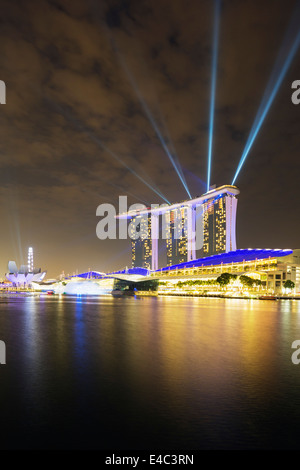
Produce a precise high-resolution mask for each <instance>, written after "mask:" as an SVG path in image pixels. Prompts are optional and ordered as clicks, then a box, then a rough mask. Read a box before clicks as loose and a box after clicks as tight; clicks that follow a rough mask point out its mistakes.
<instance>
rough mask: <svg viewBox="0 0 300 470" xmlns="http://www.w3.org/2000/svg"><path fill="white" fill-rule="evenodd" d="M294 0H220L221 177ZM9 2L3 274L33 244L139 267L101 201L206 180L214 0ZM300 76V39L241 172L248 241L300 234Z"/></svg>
mask: <svg viewBox="0 0 300 470" xmlns="http://www.w3.org/2000/svg"><path fill="white" fill-rule="evenodd" d="M296 3H297V2H295V1H287V2H285V3H284V9H283V8H282V2H274V1H273V2H271V1H266V2H264V4H263V5H262V4H261V2H258V1H254V2H250V1H247V2H243V4H241V2H238V1H233V2H228V1H226V0H225V1H223V2H222V8H221V21H220V31H219V42H220V47H219V53H218V66H217V80H216V101H215V128H214V138H213V152H212V175H211V184H216V185H217V186H219V185H222V184H230V182H231V181H232V178H233V177H234V174H235V171H236V169H237V166H238V163H239V160H240V157H241V155H242V152H243V149H244V146H245V144H246V141H247V138H248V134H249V131H250V128H251V126H252V123H253V120H254V118H255V114H256V111H257V108H258V106H259V104H260V100H261V98H262V95H263V93H264V90H265V87H266V84H267V82H268V79H269V76H270V74H271V71H272V68H273V64H274V63H275V60H276V57H277V53H278V51H279V48H280V45H281V43H282V40H283V37H284V34H285V31H286V29H287V26H288V23H289V20H290V18H291V17H292V15H293V13H294V7H295V5H296ZM3 4H4V5H5V8H3V22H4V23H5V28H3V30H2V32H1V44H2V49H3V64H2V71H1V73H2V75H1V77H0V79H1V80H3V81H4V82H5V84H6V93H7V97H6V104H5V105H1V108H0V123H1V126H0V129H1V154H2V159H1V176H2V185H1V201H2V204H1V209H0V211H1V212H0V213H1V218H2V227H3V228H4V229H3V230H2V233H1V238H0V240H1V245H0V246H1V247H0V268H1V270H2V273H3V274H2V276H4V273H5V271H6V266H7V262H8V260H10V259H15V260H16V262H17V264H18V265H21V264H25V263H26V253H27V249H28V247H31V246H32V247H33V249H34V252H35V259H37V264H38V265H39V266H43V267H44V268H45V269H47V273H48V275H49V277H56V276H58V275H59V274H60V273H61V271H62V270H64V271H65V272H66V273H73V272H74V271H76V270H77V269H78V271H79V272H84V271H86V270H87V269H89V268H90V269H92V270H98V271H106V272H108V271H112V270H114V269H120V268H122V267H124V266H126V265H128V266H130V265H131V250H130V246H129V243H128V240H105V241H101V240H99V239H98V238H97V236H96V225H97V221H98V218H97V217H96V208H97V206H98V205H99V204H101V203H105V202H110V203H114V204H117V198H118V196H119V195H128V198H129V201H130V204H133V203H135V202H146V203H149V204H151V203H163V202H164V201H163V199H162V198H161V197H160V196H159V193H160V192H161V193H162V194H163V195H164V196H165V197H166V198H167V199H168V200H169V201H170V202H178V201H181V200H184V199H186V198H187V192H186V189H185V186H184V184H183V183H182V182H186V184H187V187H188V188H189V191H190V193H191V195H192V196H193V197H196V196H197V195H199V194H202V193H204V192H205V191H206V183H207V181H206V178H207V176H206V172H207V146H208V123H209V105H210V86H211V61H212V44H213V41H212V27H213V5H212V2H209V1H202V2H196V1H190V2H188V8H186V6H185V4H184V3H183V2H166V3H165V4H159V5H156V6H153V4H152V5H151V3H149V2H130V4H129V3H126V2H122V1H116V2H113V3H112V2H109V3H108V2H101V4H98V3H93V2H92V3H87V4H83V3H82V2H79V1H77V2H68V1H57V2H47V1H42V2H37V1H29V2H27V4H26V6H22V7H20V6H18V5H15V4H14V5H12V4H10V2H6V1H4V2H3ZM299 77H300V68H299V51H298V52H297V54H296V55H295V59H294V60H293V62H292V63H291V65H290V68H289V70H288V71H287V74H286V76H285V78H284V80H283V82H282V85H281V87H280V88H279V90H278V93H277V95H276V97H275V99H274V103H273V104H272V107H271V109H270V111H269V114H268V116H267V117H266V119H265V122H264V124H263V126H262V129H261V130H260V132H259V134H258V135H257V137H256V140H255V142H254V144H253V147H252V149H251V151H250V152H249V155H248V158H247V160H246V162H245V164H244V167H243V169H242V170H241V172H240V174H239V176H238V179H237V181H236V183H235V184H236V185H237V187H238V188H239V189H240V196H239V204H238V209H237V247H238V248H248V247H253V248H256V247H257V248H283V249H285V248H298V247H299V242H298V239H299V236H298V234H299V230H300V221H299V218H298V217H296V216H295V215H296V213H297V195H298V194H297V182H298V170H299V163H298V153H299V148H300V145H299V132H298V121H299V112H300V107H297V106H296V105H294V104H293V103H292V101H291V94H292V89H291V85H292V82H293V81H294V80H295V79H298V78H299ZM147 110H148V111H149V112H147ZM150 116H152V118H153V119H154V122H152V123H151V122H150V118H149V117H150ZM155 126H157V127H158V129H159V133H158V132H157V128H156V127H155ZM158 135H161V136H163V138H164V139H165V140H164V142H167V144H168V148H170V149H172V155H173V157H174V159H175V164H174V165H173V164H172V162H171V161H170V159H169V157H168V155H167V154H166V151H165V148H164V147H163V145H162V143H161V141H160V139H159V138H158ZM173 147H174V149H175V151H174V149H173ZM175 157H177V159H176V158H175ZM178 162H180V166H179V165H178ZM176 167H177V168H180V167H181V168H182V173H180V172H179V174H178V173H177V172H176V171H175V168H176ZM136 174H138V175H139V176H140V178H137V177H136ZM143 180H144V181H146V182H147V183H148V184H149V186H147V185H146V184H145V183H144V182H143ZM151 187H152V188H155V189H156V190H157V192H154V191H153V190H151ZM293 204H294V205H293ZM295 205H296V207H295ZM21 255H23V257H24V258H23V260H22V258H21Z"/></svg>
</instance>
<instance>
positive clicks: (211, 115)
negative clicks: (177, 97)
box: [207, 0, 221, 191]
mask: <svg viewBox="0 0 300 470" xmlns="http://www.w3.org/2000/svg"><path fill="white" fill-rule="evenodd" d="M220 9H221V1H220V0H215V14H214V34H213V57H212V80H211V90H210V108H209V136H208V156H207V191H209V188H210V174H211V162H212V148H213V134H214V111H215V98H216V81H217V59H218V42H219V27H220V26H219V25H220Z"/></svg>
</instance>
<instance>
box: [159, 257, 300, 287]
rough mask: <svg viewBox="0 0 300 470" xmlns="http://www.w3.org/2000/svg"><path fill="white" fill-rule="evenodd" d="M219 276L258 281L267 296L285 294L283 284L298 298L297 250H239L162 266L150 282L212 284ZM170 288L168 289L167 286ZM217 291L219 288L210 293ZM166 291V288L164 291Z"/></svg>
mask: <svg viewBox="0 0 300 470" xmlns="http://www.w3.org/2000/svg"><path fill="white" fill-rule="evenodd" d="M222 273H230V274H234V275H236V276H237V278H239V277H240V276H249V277H251V278H252V279H259V280H260V281H261V288H262V290H263V291H265V292H266V293H268V294H276V295H279V294H284V293H286V288H285V283H286V281H292V282H293V283H294V285H295V287H294V289H293V292H294V293H295V294H297V295H300V249H294V250H281V249H275V250H273V249H250V248H249V249H242V250H236V251H231V252H226V253H222V254H217V255H213V256H207V257H205V258H198V259H196V260H193V261H188V262H184V263H179V264H177V265H173V266H166V267H164V268H161V269H160V270H157V271H156V272H155V273H152V274H151V276H152V278H157V279H160V280H162V281H166V280H167V281H169V282H170V283H171V284H172V282H174V283H176V282H178V281H185V280H195V279H199V280H205V281H212V280H216V279H217V278H218V277H219V276H220V275H221V274H222ZM171 284H170V285H171ZM214 289H215V291H218V290H219V287H218V286H215V287H211V286H210V290H214ZM166 290H168V288H166Z"/></svg>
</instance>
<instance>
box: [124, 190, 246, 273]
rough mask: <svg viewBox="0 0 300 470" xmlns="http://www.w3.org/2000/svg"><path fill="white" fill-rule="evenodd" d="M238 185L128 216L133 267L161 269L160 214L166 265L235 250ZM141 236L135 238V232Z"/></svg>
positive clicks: (125, 215)
mask: <svg viewBox="0 0 300 470" xmlns="http://www.w3.org/2000/svg"><path fill="white" fill-rule="evenodd" d="M238 194H239V190H238V188H237V187H236V186H232V185H223V186H220V187H218V188H213V189H211V190H209V191H208V192H207V193H205V194H203V195H202V196H198V197H196V198H195V199H190V200H186V201H183V202H180V203H174V204H171V205H169V206H165V205H164V206H162V207H160V206H159V207H154V208H151V209H149V208H147V209H143V210H141V211H140V212H139V213H138V215H134V216H133V215H131V214H130V213H123V214H120V215H119V216H118V217H119V218H124V217H126V218H127V217H128V216H129V218H130V219H131V221H132V223H133V224H134V227H133V228H132V234H131V238H132V266H133V267H144V268H147V269H151V270H153V271H154V270H156V269H158V238H159V235H158V234H159V232H160V230H159V217H160V216H163V218H164V219H165V226H162V231H161V232H162V233H163V234H164V236H163V238H164V239H165V240H166V251H167V266H172V265H176V264H179V263H183V262H186V261H187V262H189V261H193V260H196V259H197V258H200V257H201V258H202V257H207V256H212V255H216V254H219V253H220V254H221V253H228V252H229V251H235V250H236V235H235V231H236V211H237V195H238ZM138 231H140V232H141V236H140V237H138V238H134V233H135V232H138Z"/></svg>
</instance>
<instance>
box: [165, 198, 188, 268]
mask: <svg viewBox="0 0 300 470" xmlns="http://www.w3.org/2000/svg"><path fill="white" fill-rule="evenodd" d="M186 212H187V211H186V209H185V208H184V207H181V208H178V209H175V210H172V211H169V212H166V213H165V218H166V227H167V228H166V247H167V266H172V265H173V264H177V263H184V262H185V261H188V233H187V230H188V228H187V223H186V215H187V214H186Z"/></svg>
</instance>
